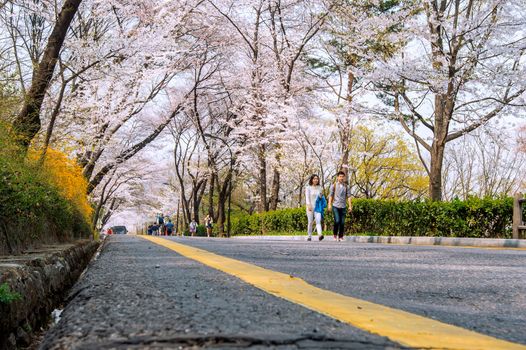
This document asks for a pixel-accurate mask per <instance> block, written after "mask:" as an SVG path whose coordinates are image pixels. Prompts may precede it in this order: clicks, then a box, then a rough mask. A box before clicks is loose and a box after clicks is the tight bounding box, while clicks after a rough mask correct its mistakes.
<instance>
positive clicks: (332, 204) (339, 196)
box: [328, 171, 352, 242]
mask: <svg viewBox="0 0 526 350" xmlns="http://www.w3.org/2000/svg"><path fill="white" fill-rule="evenodd" d="M347 203H348V204H349V206H348V208H347ZM328 209H329V210H332V214H333V215H334V227H333V234H334V239H335V240H338V242H340V241H343V234H344V232H345V214H346V212H347V210H346V209H348V211H349V213H350V212H351V211H352V200H351V189H350V188H349V186H348V185H347V183H346V182H345V173H344V172H343V171H339V172H338V174H337V175H336V182H335V183H334V184H332V185H331V189H330V195H329V207H328Z"/></svg>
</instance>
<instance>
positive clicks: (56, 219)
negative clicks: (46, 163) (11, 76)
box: [0, 124, 91, 255]
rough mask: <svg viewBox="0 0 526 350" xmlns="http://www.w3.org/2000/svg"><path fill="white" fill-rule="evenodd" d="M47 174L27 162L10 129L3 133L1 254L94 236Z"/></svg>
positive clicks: (0, 145)
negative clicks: (43, 244) (10, 134)
mask: <svg viewBox="0 0 526 350" xmlns="http://www.w3.org/2000/svg"><path fill="white" fill-rule="evenodd" d="M2 126H3V125H1V124H0V127H2ZM4 130H5V129H4ZM46 176H47V175H46V174H44V173H43V172H42V171H40V169H39V167H38V166H36V165H33V164H30V163H28V162H26V160H25V156H24V152H23V151H22V150H20V148H19V147H18V146H17V145H16V143H14V142H13V141H12V139H11V138H10V137H9V135H8V134H7V133H4V132H3V133H1V135H0V255H2V254H6V253H17V252H19V251H21V250H23V249H26V248H28V247H30V246H38V245H39V244H41V243H53V242H60V241H68V240H70V239H72V238H80V237H82V238H88V237H89V236H90V234H91V229H90V227H89V224H88V223H87V222H86V220H85V219H84V217H83V216H82V214H81V213H80V212H79V211H78V210H77V209H76V207H75V206H74V205H73V204H72V203H70V202H69V201H68V200H67V199H65V198H64V197H62V196H61V194H60V193H59V190H58V189H57V188H55V187H54V186H53V185H51V184H50V183H49V181H48V179H47V178H46Z"/></svg>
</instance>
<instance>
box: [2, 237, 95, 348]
mask: <svg viewBox="0 0 526 350" xmlns="http://www.w3.org/2000/svg"><path fill="white" fill-rule="evenodd" d="M98 247H99V243H98V242H95V241H81V242H77V243H75V244H74V245H70V246H69V247H64V249H62V250H58V249H57V250H56V251H54V252H47V253H42V254H39V255H38V256H31V255H29V256H24V255H17V256H13V257H9V258H5V259H1V260H0V283H4V282H6V283H7V284H8V285H9V286H10V289H11V291H13V292H17V293H18V294H20V295H21V296H22V299H20V300H15V301H13V302H11V303H8V304H5V303H0V314H1V315H2V317H1V318H0V349H16V348H21V347H24V348H25V347H27V346H29V345H30V343H31V341H32V339H31V338H32V333H33V330H38V329H40V328H41V327H42V326H45V325H46V324H47V322H48V321H49V319H50V315H51V311H52V310H53V309H55V308H56V307H57V306H58V305H60V303H61V302H62V301H63V300H64V297H65V295H66V293H67V291H68V290H69V288H71V287H72V286H73V284H74V283H75V282H76V281H77V279H78V278H79V276H80V275H81V273H82V272H83V271H84V269H85V267H86V266H87V265H88V263H89V262H90V260H91V257H92V256H93V254H94V253H95V251H96V250H97V248H98Z"/></svg>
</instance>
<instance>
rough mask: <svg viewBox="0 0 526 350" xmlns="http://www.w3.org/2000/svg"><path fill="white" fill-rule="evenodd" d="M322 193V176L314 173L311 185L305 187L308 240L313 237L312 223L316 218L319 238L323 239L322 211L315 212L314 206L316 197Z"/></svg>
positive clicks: (310, 181) (310, 180)
mask: <svg viewBox="0 0 526 350" xmlns="http://www.w3.org/2000/svg"><path fill="white" fill-rule="evenodd" d="M320 193H321V186H320V178H319V177H318V175H312V176H311V177H310V179H309V185H308V186H307V187H306V188H305V201H306V204H307V220H308V223H307V233H308V234H309V237H308V238H307V240H308V241H310V240H311V239H312V224H313V223H314V220H316V230H317V231H318V239H319V240H320V241H321V240H322V239H323V235H322V231H321V213H316V212H314V206H315V204H316V199H317V198H318V196H319V195H320Z"/></svg>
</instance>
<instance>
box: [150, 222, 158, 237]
mask: <svg viewBox="0 0 526 350" xmlns="http://www.w3.org/2000/svg"><path fill="white" fill-rule="evenodd" d="M152 233H153V235H154V236H159V225H157V223H154V224H153V225H152Z"/></svg>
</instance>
